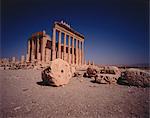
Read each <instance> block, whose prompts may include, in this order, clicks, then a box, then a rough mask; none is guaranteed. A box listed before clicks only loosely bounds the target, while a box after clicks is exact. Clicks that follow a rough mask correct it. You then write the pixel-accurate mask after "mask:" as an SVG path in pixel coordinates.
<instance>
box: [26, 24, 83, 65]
mask: <svg viewBox="0 0 150 118" xmlns="http://www.w3.org/2000/svg"><path fill="white" fill-rule="evenodd" d="M56 58H61V59H63V60H65V61H67V62H68V63H69V64H73V65H83V64H84V62H85V58H84V36H83V35H82V34H80V33H78V32H77V31H75V30H74V29H72V28H71V27H70V26H69V25H68V24H66V23H64V22H63V21H61V22H55V23H54V25H53V31H52V38H51V37H50V36H49V35H48V34H46V32H45V31H42V32H36V33H34V34H33V35H32V36H31V37H30V38H29V39H28V48H27V55H26V62H35V61H36V62H46V63H49V62H50V61H52V60H54V59H56Z"/></svg>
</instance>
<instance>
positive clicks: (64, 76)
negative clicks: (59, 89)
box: [42, 58, 72, 86]
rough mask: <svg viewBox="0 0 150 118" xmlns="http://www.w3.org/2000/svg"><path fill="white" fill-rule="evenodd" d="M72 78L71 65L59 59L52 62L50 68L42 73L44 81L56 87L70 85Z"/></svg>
mask: <svg viewBox="0 0 150 118" xmlns="http://www.w3.org/2000/svg"><path fill="white" fill-rule="evenodd" d="M71 76H72V73H71V69H70V65H69V64H68V63H67V62H66V61H63V60H62V59H59V58H58V59H55V60H54V61H52V63H51V64H50V66H49V67H48V68H46V69H45V70H44V71H43V72H42V80H43V81H44V82H46V83H47V84H50V85H54V86H61V85H65V84H68V82H69V80H70V78H71Z"/></svg>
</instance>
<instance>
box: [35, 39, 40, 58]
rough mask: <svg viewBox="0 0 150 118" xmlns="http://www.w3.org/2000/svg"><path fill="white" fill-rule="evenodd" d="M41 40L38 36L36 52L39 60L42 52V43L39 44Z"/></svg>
mask: <svg viewBox="0 0 150 118" xmlns="http://www.w3.org/2000/svg"><path fill="white" fill-rule="evenodd" d="M39 41H40V39H39V38H38V39H37V52H36V54H37V61H40V53H39V49H40V45H39Z"/></svg>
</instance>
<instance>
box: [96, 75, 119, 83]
mask: <svg viewBox="0 0 150 118" xmlns="http://www.w3.org/2000/svg"><path fill="white" fill-rule="evenodd" d="M118 78H119V76H118V75H114V74H97V76H96V77H95V82H96V83H100V84H113V83H117V80H118Z"/></svg>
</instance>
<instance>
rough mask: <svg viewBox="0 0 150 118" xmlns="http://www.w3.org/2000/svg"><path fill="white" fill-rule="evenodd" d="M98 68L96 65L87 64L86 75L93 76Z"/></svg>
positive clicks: (97, 71)
mask: <svg viewBox="0 0 150 118" xmlns="http://www.w3.org/2000/svg"><path fill="white" fill-rule="evenodd" d="M99 71H100V69H99V67H97V66H89V67H88V68H87V75H88V77H95V76H96V75H97V74H98V73H99Z"/></svg>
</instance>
